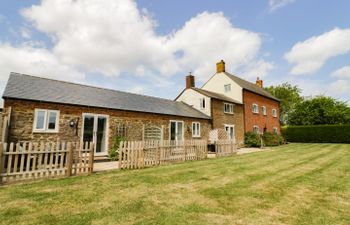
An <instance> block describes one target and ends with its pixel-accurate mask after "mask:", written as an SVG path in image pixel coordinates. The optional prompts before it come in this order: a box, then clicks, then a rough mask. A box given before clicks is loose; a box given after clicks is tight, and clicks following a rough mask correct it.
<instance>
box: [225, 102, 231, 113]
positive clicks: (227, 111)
mask: <svg viewBox="0 0 350 225" xmlns="http://www.w3.org/2000/svg"><path fill="white" fill-rule="evenodd" d="M224 113H230V114H233V104H231V103H224Z"/></svg>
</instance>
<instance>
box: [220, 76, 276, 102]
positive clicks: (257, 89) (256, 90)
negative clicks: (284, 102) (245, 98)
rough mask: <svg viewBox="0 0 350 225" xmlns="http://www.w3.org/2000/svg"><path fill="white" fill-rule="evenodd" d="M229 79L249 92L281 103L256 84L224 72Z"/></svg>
mask: <svg viewBox="0 0 350 225" xmlns="http://www.w3.org/2000/svg"><path fill="white" fill-rule="evenodd" d="M224 73H225V74H226V75H227V76H228V77H229V78H231V79H232V80H233V81H234V82H236V83H237V84H238V85H239V86H241V87H242V88H243V89H246V90H248V91H251V92H254V93H256V94H259V95H262V96H265V97H268V98H271V99H273V100H276V101H278V102H279V101H280V100H279V99H278V98H276V97H275V96H273V95H271V94H270V93H269V92H268V91H266V90H265V89H264V88H261V87H258V86H257V85H256V84H253V83H251V82H249V81H246V80H243V79H242V78H239V77H237V76H235V75H232V74H230V73H227V72H224Z"/></svg>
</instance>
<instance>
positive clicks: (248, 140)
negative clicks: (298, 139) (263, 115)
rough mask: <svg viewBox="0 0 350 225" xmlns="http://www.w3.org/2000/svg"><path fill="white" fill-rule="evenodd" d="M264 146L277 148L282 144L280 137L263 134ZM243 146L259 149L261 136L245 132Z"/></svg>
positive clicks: (267, 133)
mask: <svg viewBox="0 0 350 225" xmlns="http://www.w3.org/2000/svg"><path fill="white" fill-rule="evenodd" d="M262 139H263V144H264V146H278V145H281V144H283V143H284V139H283V137H282V136H281V135H278V134H274V133H269V132H265V133H264V134H263V136H262ZM244 144H245V146H246V147H248V148H249V147H260V146H261V136H260V134H257V133H255V132H247V133H245V134H244Z"/></svg>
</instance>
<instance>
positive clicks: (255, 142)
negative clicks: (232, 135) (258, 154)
mask: <svg viewBox="0 0 350 225" xmlns="http://www.w3.org/2000/svg"><path fill="white" fill-rule="evenodd" d="M244 144H245V146H246V147H248V148H250V147H260V146H261V139H260V135H259V134H257V133H255V132H247V133H245V134H244Z"/></svg>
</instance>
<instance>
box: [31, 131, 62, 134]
mask: <svg viewBox="0 0 350 225" xmlns="http://www.w3.org/2000/svg"><path fill="white" fill-rule="evenodd" d="M33 134H58V130H55V131H47V130H33Z"/></svg>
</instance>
